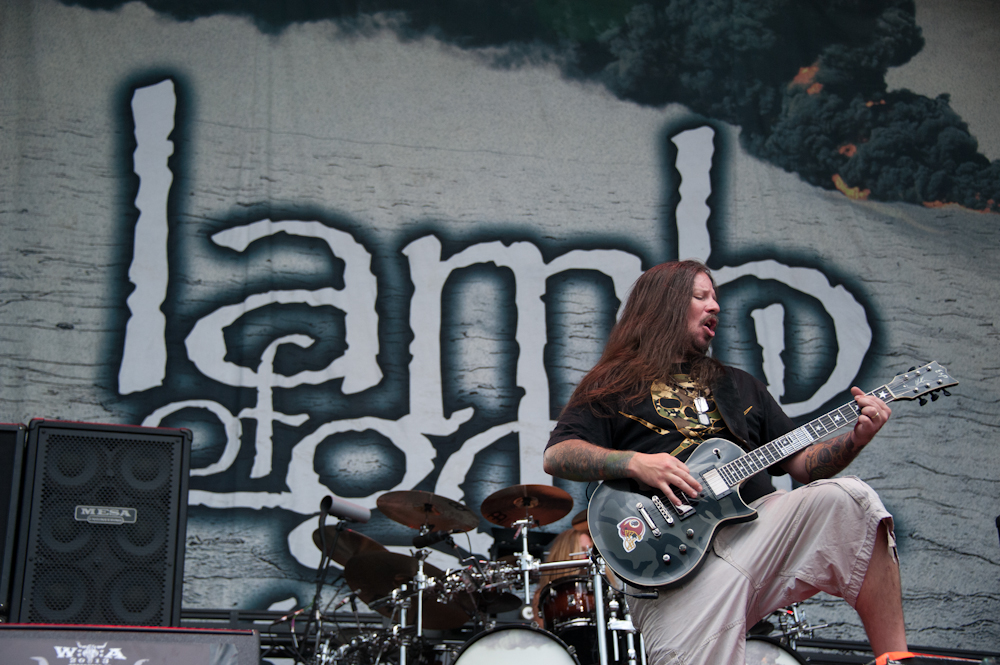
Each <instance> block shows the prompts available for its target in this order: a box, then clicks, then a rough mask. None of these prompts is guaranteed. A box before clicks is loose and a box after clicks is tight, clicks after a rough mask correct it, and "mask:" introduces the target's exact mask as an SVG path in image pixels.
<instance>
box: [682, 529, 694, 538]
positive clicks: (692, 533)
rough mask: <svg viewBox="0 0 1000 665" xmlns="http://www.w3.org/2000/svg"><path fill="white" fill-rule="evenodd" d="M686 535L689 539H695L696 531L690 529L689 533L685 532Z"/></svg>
mask: <svg viewBox="0 0 1000 665" xmlns="http://www.w3.org/2000/svg"><path fill="white" fill-rule="evenodd" d="M684 534H685V535H686V536H687V537H688V538H694V529H688V530H687V531H685V532H684Z"/></svg>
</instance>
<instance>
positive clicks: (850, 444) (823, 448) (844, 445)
mask: <svg viewBox="0 0 1000 665" xmlns="http://www.w3.org/2000/svg"><path fill="white" fill-rule="evenodd" d="M859 452H861V448H860V447H858V446H855V445H854V439H853V438H852V437H851V433H850V432H847V433H846V434H842V435H840V436H838V437H836V438H833V439H830V440H829V441H821V442H820V443H817V444H814V445H813V446H811V447H810V448H807V449H806V451H805V454H806V456H805V465H806V472H807V473H808V474H809V479H810V480H820V479H821V478H830V477H832V476H835V475H837V474H838V473H840V472H841V471H843V470H844V469H846V468H847V465H848V464H850V463H851V461H852V460H854V458H855V457H857V456H858V453H859Z"/></svg>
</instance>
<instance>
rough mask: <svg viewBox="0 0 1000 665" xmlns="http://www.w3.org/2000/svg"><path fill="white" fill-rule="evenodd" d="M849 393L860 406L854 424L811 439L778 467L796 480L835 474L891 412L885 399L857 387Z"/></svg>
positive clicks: (862, 447)
mask: <svg viewBox="0 0 1000 665" xmlns="http://www.w3.org/2000/svg"><path fill="white" fill-rule="evenodd" d="M851 393H852V394H853V395H854V401H855V402H857V404H858V406H859V407H860V409H861V415H860V416H858V420H857V422H856V423H854V428H853V429H852V430H851V431H849V432H846V433H844V434H841V435H839V436H836V437H833V438H832V439H827V440H826V441H820V442H819V443H815V444H813V445H811V446H809V447H808V448H805V449H803V450H801V451H799V452H798V453H796V454H795V455H793V456H792V457H790V458H788V460H786V461H785V463H784V464H782V468H784V469H785V471H787V472H788V473H789V474H790V475H791V476H792V478H794V479H795V480H797V481H799V482H800V483H810V482H812V481H814V480H819V479H821V478H830V477H832V476H835V475H837V474H838V473H840V472H841V471H843V470H844V469H846V468H847V465H848V464H850V463H851V462H852V461H853V460H854V458H855V457H857V456H858V453H860V452H861V451H862V450H863V449H864V447H865V446H867V445H868V443H869V442H870V441H871V440H872V437H873V436H875V433H876V432H878V431H879V430H880V429H881V428H882V425H884V424H885V421H887V420H888V419H889V416H890V415H891V414H892V410H891V409H889V407H888V406H886V404H885V402H883V401H882V400H880V399H879V398H877V397H875V396H874V395H866V394H865V393H864V391H862V390H861V389H860V388H851Z"/></svg>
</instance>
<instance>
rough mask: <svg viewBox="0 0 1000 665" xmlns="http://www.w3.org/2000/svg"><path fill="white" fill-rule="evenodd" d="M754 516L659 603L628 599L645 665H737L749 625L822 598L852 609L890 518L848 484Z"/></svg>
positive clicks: (819, 484)
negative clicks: (879, 531)
mask: <svg viewBox="0 0 1000 665" xmlns="http://www.w3.org/2000/svg"><path fill="white" fill-rule="evenodd" d="M751 506H752V507H753V508H755V509H756V510H757V512H758V514H759V517H758V518H757V519H756V520H754V521H752V522H747V523H744V524H738V525H734V526H727V527H724V528H723V529H721V530H720V531H719V533H718V534H717V536H716V538H715V542H714V544H713V551H712V552H709V554H707V555H706V560H705V563H704V565H703V566H702V567H701V569H700V570H699V571H698V572H697V573H696V574H695V577H694V579H692V580H691V581H689V582H688V583H686V584H685V585H684V586H681V587H679V588H676V589H671V590H661V591H660V596H659V598H657V599H656V600H642V599H636V598H629V599H628V603H629V607H630V608H631V610H632V618H633V620H634V621H635V624H636V627H637V628H638V629H639V631H640V633H641V634H642V637H643V640H644V641H645V645H646V652H647V657H648V661H649V663H650V664H651V665H667V664H668V663H669V664H671V665H696V664H697V665H702V664H704V665H723V664H726V663H731V664H732V665H744V663H745V660H744V644H745V640H746V632H747V629H748V627H749V626H753V625H754V624H755V623H757V622H758V621H759V620H761V619H763V618H764V617H766V616H768V615H769V614H771V613H772V612H773V611H775V610H777V609H779V608H782V607H786V606H788V605H791V604H792V603H797V602H799V601H802V600H805V599H806V598H809V597H811V596H813V595H815V594H816V593H817V592H819V591H825V592H826V593H829V594H832V595H834V596H839V597H841V598H843V599H844V600H846V601H847V602H848V603H850V605H851V607H854V605H855V603H856V602H857V598H858V593H859V592H860V591H861V583H862V582H863V581H864V578H865V572H866V571H867V569H868V562H869V561H870V560H871V556H872V551H873V549H874V547H875V536H876V531H877V529H878V525H879V524H880V523H881V522H882V521H883V520H887V526H888V529H889V531H888V532H889V546H890V550H891V552H892V555H893V557H895V556H896V555H895V536H894V535H893V532H892V516H891V515H889V513H888V512H887V511H886V509H885V507H884V506H883V505H882V501H881V500H880V499H879V498H878V495H877V494H875V491H874V490H873V489H872V488H871V487H869V486H868V485H866V484H865V483H864V482H862V481H861V480H860V479H858V478H855V477H853V476H848V477H842V478H833V479H829V480H820V481H816V482H814V483H810V484H809V485H806V486H804V487H800V488H798V489H795V490H793V491H792V492H784V491H779V492H776V493H774V494H769V495H767V496H765V497H762V498H761V499H758V500H757V501H755V502H754V503H753V504H751Z"/></svg>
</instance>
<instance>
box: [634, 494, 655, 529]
mask: <svg viewBox="0 0 1000 665" xmlns="http://www.w3.org/2000/svg"><path fill="white" fill-rule="evenodd" d="M635 509H636V510H638V511H639V514H640V515H642V519H644V520H646V524H648V525H649V531H650V533H652V534H653V535H654V536H655V537H657V538H659V537H660V529H659V528H658V527H657V526H656V524H654V523H653V518H652V517H650V516H649V513H648V512H646V507H645V506H644V505H642V502H641V501H639V502H638V503H636V504H635Z"/></svg>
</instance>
